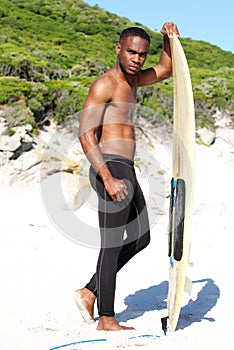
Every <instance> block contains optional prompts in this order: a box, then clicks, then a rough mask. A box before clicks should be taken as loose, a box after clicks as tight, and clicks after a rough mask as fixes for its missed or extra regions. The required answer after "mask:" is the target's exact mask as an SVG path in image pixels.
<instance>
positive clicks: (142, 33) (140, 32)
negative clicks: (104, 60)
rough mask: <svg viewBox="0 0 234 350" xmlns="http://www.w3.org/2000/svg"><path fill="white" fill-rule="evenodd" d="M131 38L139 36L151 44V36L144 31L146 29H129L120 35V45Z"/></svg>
mask: <svg viewBox="0 0 234 350" xmlns="http://www.w3.org/2000/svg"><path fill="white" fill-rule="evenodd" d="M129 36H139V37H140V38H142V39H145V40H147V41H148V43H149V44H150V36H149V35H148V34H147V33H146V31H144V29H142V28H139V27H129V28H126V29H124V30H123V31H122V32H121V33H120V37H119V43H120V44H121V42H123V40H125V39H126V38H127V37H129Z"/></svg>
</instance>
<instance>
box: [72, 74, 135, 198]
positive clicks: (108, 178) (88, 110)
mask: <svg viewBox="0 0 234 350" xmlns="http://www.w3.org/2000/svg"><path fill="white" fill-rule="evenodd" d="M105 80H107V81H105ZM105 80H104V81H103V80H97V81H96V82H95V83H94V84H93V85H92V86H91V88H90V91H89V95H88V97H87V99H86V101H85V104H84V108H83V110H82V113H81V118H80V127H79V139H80V143H81V145H82V148H83V150H84V153H85V155H86V157H87V159H88V160H89V162H90V163H91V165H92V166H93V168H94V169H95V170H96V172H97V173H98V174H99V175H100V177H101V178H102V180H103V182H104V186H105V188H106V190H107V192H108V193H109V195H110V196H111V198H112V199H113V200H118V201H120V200H122V199H124V198H125V197H126V195H127V194H128V192H127V188H126V185H125V183H124V182H123V181H122V180H119V179H116V178H114V177H113V176H112V174H111V172H110V170H109V168H108V166H107V164H106V163H105V161H104V159H103V156H102V153H101V151H100V149H99V146H98V142H97V139H96V137H95V133H96V131H97V129H98V128H99V127H100V125H101V123H102V119H103V113H104V110H105V107H106V103H108V101H110V100H111V96H109V95H110V93H111V88H110V87H111V86H109V87H108V85H109V81H108V80H109V79H108V78H107V79H105Z"/></svg>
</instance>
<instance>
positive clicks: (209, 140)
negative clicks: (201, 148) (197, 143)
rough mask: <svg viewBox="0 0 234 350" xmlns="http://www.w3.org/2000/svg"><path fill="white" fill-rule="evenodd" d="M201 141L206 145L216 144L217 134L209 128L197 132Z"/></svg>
mask: <svg viewBox="0 0 234 350" xmlns="http://www.w3.org/2000/svg"><path fill="white" fill-rule="evenodd" d="M197 134H198V136H199V138H200V140H201V141H202V142H203V143H204V144H206V145H209V146H210V145H212V144H213V143H214V142H215V133H214V132H213V131H211V130H209V129H207V128H201V129H198V130H197Z"/></svg>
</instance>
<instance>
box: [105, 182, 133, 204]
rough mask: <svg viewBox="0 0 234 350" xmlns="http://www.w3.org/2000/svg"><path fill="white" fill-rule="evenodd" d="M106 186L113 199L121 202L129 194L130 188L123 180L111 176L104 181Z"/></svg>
mask: <svg viewBox="0 0 234 350" xmlns="http://www.w3.org/2000/svg"><path fill="white" fill-rule="evenodd" d="M104 186H105V189H106V190H107V192H108V194H109V195H110V197H111V199H112V200H113V201H118V202H121V201H122V200H124V199H125V198H126V197H127V195H128V190H127V187H126V185H125V183H124V181H123V180H119V179H116V178H114V177H111V178H110V179H108V180H106V181H104Z"/></svg>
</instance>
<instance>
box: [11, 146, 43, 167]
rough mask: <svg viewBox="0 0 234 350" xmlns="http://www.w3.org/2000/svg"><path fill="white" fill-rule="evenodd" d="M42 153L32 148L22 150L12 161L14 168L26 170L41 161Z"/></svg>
mask: <svg viewBox="0 0 234 350" xmlns="http://www.w3.org/2000/svg"><path fill="white" fill-rule="evenodd" d="M42 159H43V155H42V154H41V153H40V152H38V151H36V150H32V151H29V152H24V153H23V154H22V155H21V156H20V157H18V158H17V159H16V160H15V162H14V168H15V169H16V170H21V171H26V170H28V169H30V168H32V167H33V166H35V165H36V164H39V163H41V161H42Z"/></svg>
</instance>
